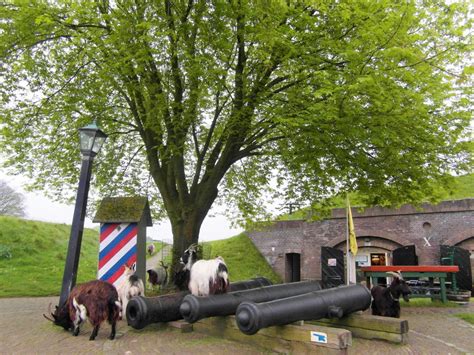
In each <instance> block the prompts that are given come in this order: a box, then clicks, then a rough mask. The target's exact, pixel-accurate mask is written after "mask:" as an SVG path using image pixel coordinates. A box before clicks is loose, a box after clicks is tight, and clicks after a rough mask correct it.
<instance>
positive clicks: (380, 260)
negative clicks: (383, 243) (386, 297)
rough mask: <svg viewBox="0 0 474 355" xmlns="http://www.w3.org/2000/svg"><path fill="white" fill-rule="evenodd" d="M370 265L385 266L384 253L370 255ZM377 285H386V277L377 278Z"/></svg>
mask: <svg viewBox="0 0 474 355" xmlns="http://www.w3.org/2000/svg"><path fill="white" fill-rule="evenodd" d="M370 265H371V266H385V265H387V258H386V256H385V253H370ZM377 284H378V285H387V278H386V277H377Z"/></svg>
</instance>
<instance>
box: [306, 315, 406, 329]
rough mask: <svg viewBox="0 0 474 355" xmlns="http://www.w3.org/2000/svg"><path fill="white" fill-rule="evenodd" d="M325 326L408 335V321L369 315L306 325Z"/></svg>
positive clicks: (323, 320) (349, 316)
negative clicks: (316, 324)
mask: <svg viewBox="0 0 474 355" xmlns="http://www.w3.org/2000/svg"><path fill="white" fill-rule="evenodd" d="M315 322H317V323H318V324H324V325H326V326H328V327H339V326H342V327H346V326H348V327H351V328H360V329H367V330H376V331H382V332H387V333H394V334H406V333H408V320H406V319H401V318H392V317H381V316H372V315H369V314H357V313H353V314H350V315H348V316H346V317H344V318H341V319H338V318H332V319H327V318H322V319H318V320H317V321H307V322H306V323H315Z"/></svg>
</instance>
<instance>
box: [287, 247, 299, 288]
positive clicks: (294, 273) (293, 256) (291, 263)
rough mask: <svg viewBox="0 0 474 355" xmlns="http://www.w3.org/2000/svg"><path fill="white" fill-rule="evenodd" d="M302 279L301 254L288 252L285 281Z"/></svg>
mask: <svg viewBox="0 0 474 355" xmlns="http://www.w3.org/2000/svg"><path fill="white" fill-rule="evenodd" d="M297 281H301V255H300V254H298V253H288V254H286V280H285V282H297Z"/></svg>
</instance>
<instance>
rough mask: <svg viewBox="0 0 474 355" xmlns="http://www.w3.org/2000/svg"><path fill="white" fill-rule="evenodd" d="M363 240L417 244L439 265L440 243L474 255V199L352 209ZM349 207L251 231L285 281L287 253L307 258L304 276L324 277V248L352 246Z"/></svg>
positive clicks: (365, 247)
mask: <svg viewBox="0 0 474 355" xmlns="http://www.w3.org/2000/svg"><path fill="white" fill-rule="evenodd" d="M352 211H353V212H352V214H353V220H354V228H355V233H356V236H357V243H358V246H359V250H360V251H361V252H364V251H365V252H367V251H374V252H375V251H386V252H387V255H388V256H389V258H390V257H391V251H392V250H394V249H396V248H398V247H401V246H405V245H413V244H414V245H415V246H416V253H417V255H418V261H419V264H420V265H421V264H424V265H438V264H439V246H440V245H441V244H446V245H458V246H461V247H463V248H465V249H467V250H469V251H471V255H474V199H465V200H456V201H444V202H442V203H440V204H438V205H436V206H433V205H423V206H422V208H420V209H416V208H415V207H413V206H410V205H404V206H402V207H401V208H399V209H393V210H392V209H385V208H379V207H376V208H369V209H366V210H365V211H357V209H356V208H354V207H353V208H352ZM345 213H346V212H345V209H335V210H333V211H332V216H331V218H329V219H325V220H322V221H315V222H306V221H285V222H276V223H274V224H273V225H271V226H270V227H266V228H263V229H261V230H255V231H252V232H247V234H248V235H249V237H250V239H251V240H252V241H253V243H254V244H255V246H256V247H257V248H258V249H259V250H260V252H261V253H262V255H263V256H264V257H265V258H266V259H267V261H268V262H269V264H270V265H271V266H272V267H273V269H274V270H275V271H276V272H277V273H278V274H280V275H281V276H282V278H283V279H284V280H285V273H286V272H287V271H288V270H287V269H288V266H287V264H286V262H285V260H286V259H285V258H286V254H288V253H298V254H300V257H301V279H320V278H321V265H320V264H321V262H320V260H321V247H322V246H329V247H336V248H338V249H341V250H345V248H346V243H345V240H346V217H345Z"/></svg>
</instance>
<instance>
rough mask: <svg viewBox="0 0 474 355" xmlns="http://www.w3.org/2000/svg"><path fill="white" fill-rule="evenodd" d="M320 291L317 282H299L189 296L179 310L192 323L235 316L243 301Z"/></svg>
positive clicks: (261, 300) (260, 300)
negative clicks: (217, 293) (209, 318)
mask: <svg viewBox="0 0 474 355" xmlns="http://www.w3.org/2000/svg"><path fill="white" fill-rule="evenodd" d="M320 289H321V284H320V283H319V282H318V281H301V282H293V283H291V284H289V283H288V284H280V285H272V286H265V287H259V288H254V289H251V290H244V291H234V292H229V293H224V294H219V295H212V296H208V297H197V296H194V295H191V294H189V295H187V296H186V297H184V299H183V302H182V303H181V306H180V307H179V310H180V312H181V316H182V317H183V318H184V320H185V321H187V322H189V323H194V322H197V321H198V320H199V319H202V318H206V317H214V316H228V315H230V314H235V311H236V309H237V307H238V306H239V304H241V303H242V302H244V301H251V302H266V301H271V300H275V299H279V298H286V297H291V296H295V295H300V294H303V293H308V292H312V291H317V290H320Z"/></svg>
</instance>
